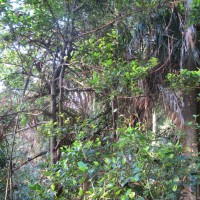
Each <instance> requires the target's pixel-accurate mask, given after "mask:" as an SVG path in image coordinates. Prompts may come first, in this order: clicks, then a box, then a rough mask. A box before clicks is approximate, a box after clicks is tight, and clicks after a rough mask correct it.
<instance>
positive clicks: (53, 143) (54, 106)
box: [50, 73, 57, 165]
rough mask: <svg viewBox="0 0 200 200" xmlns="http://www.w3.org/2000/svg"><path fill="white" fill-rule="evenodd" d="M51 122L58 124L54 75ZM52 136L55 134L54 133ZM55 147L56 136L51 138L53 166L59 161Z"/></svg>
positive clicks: (53, 79)
mask: <svg viewBox="0 0 200 200" xmlns="http://www.w3.org/2000/svg"><path fill="white" fill-rule="evenodd" d="M54 74H55V73H54ZM51 120H52V123H53V124H54V123H55V122H56V80H55V76H54V75H53V78H52V83H51ZM52 131H53V130H52ZM52 134H54V133H53V132H52ZM55 147H56V136H53V137H51V138H50V155H51V164H52V165H53V164H55V163H56V160H57V156H56V152H55Z"/></svg>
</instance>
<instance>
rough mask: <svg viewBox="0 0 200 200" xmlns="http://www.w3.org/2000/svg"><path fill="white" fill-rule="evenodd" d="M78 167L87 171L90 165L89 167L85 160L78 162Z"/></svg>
mask: <svg viewBox="0 0 200 200" xmlns="http://www.w3.org/2000/svg"><path fill="white" fill-rule="evenodd" d="M78 168H79V169H80V170H81V171H83V172H85V171H87V170H88V167H87V164H85V163H84V162H82V161H81V162H78Z"/></svg>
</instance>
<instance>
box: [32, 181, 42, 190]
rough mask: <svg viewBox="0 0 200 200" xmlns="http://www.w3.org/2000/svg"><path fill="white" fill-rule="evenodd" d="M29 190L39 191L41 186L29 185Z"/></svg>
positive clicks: (36, 184)
mask: <svg viewBox="0 0 200 200" xmlns="http://www.w3.org/2000/svg"><path fill="white" fill-rule="evenodd" d="M29 188H30V189H31V190H41V189H42V187H41V185H39V184H38V183H35V184H33V185H29Z"/></svg>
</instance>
